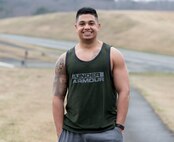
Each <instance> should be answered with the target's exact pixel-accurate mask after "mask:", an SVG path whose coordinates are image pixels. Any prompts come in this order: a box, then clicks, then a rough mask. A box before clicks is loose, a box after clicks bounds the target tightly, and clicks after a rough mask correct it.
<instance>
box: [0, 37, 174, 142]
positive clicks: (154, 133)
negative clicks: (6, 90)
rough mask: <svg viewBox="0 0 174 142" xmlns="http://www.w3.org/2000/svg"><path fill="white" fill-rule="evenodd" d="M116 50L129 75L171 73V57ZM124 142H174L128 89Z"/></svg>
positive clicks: (58, 44)
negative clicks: (121, 55)
mask: <svg viewBox="0 0 174 142" xmlns="http://www.w3.org/2000/svg"><path fill="white" fill-rule="evenodd" d="M0 38H6V39H11V40H12V39H13V40H16V41H20V42H23V43H28V44H33V45H39V46H44V47H47V48H56V49H57V48H59V49H64V50H68V49H70V48H72V47H73V46H74V45H75V43H74V42H68V43H67V42H65V41H54V40H50V39H41V38H32V37H24V36H17V35H5V34H0ZM119 50H120V51H121V52H122V53H123V55H124V57H125V60H126V63H127V66H128V70H129V71H130V72H146V71H153V72H154V71H155V72H158V71H159V72H174V57H172V56H164V55H156V54H149V53H142V52H136V51H129V50H125V49H119ZM17 62H18V61H16V63H17ZM1 63H6V64H9V65H10V64H11V65H13V66H16V63H15V62H13V63H12V61H7V62H5V61H3V62H2V61H1V60H0V64H1ZM33 64H34V63H33ZM27 65H28V67H33V66H34V65H32V64H31V63H27ZM0 66H1V65H0ZM39 66H41V64H40V63H36V64H35V67H39ZM42 66H47V67H48V66H50V67H52V66H53V64H52V65H51V64H49V65H48V64H45V65H44V63H43V64H42ZM124 142H174V134H173V133H172V132H171V131H169V129H168V128H167V127H166V126H165V125H164V124H163V123H162V121H161V120H160V119H159V117H158V116H157V115H156V114H155V112H154V111H153V109H152V108H151V107H150V105H149V104H148V103H147V102H146V100H145V99H144V98H143V96H141V95H139V92H138V91H137V90H135V89H133V88H131V99H130V108H129V112H128V118H127V122H126V129H125V132H124Z"/></svg>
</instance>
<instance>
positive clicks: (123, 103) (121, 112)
mask: <svg viewBox="0 0 174 142" xmlns="http://www.w3.org/2000/svg"><path fill="white" fill-rule="evenodd" d="M128 105H129V91H124V92H120V93H119V96H118V100H117V120H116V123H118V124H122V125H124V123H125V121H126V116H127V112H128Z"/></svg>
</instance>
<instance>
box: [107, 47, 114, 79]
mask: <svg viewBox="0 0 174 142" xmlns="http://www.w3.org/2000/svg"><path fill="white" fill-rule="evenodd" d="M111 47H112V46H108V55H107V61H108V65H109V74H110V77H111V79H112V78H113V76H112V70H111Z"/></svg>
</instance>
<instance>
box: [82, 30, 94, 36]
mask: <svg viewBox="0 0 174 142" xmlns="http://www.w3.org/2000/svg"><path fill="white" fill-rule="evenodd" d="M92 33H93V32H92V31H84V32H83V34H84V35H85V36H90V35H91V34H92Z"/></svg>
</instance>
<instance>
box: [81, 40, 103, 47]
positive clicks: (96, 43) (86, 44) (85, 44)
mask: <svg viewBox="0 0 174 142" xmlns="http://www.w3.org/2000/svg"><path fill="white" fill-rule="evenodd" d="M101 44H102V42H101V41H99V40H95V41H92V42H91V41H85V42H84V41H80V42H79V45H78V46H79V47H81V48H85V49H92V48H95V47H98V46H99V45H101Z"/></svg>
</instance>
